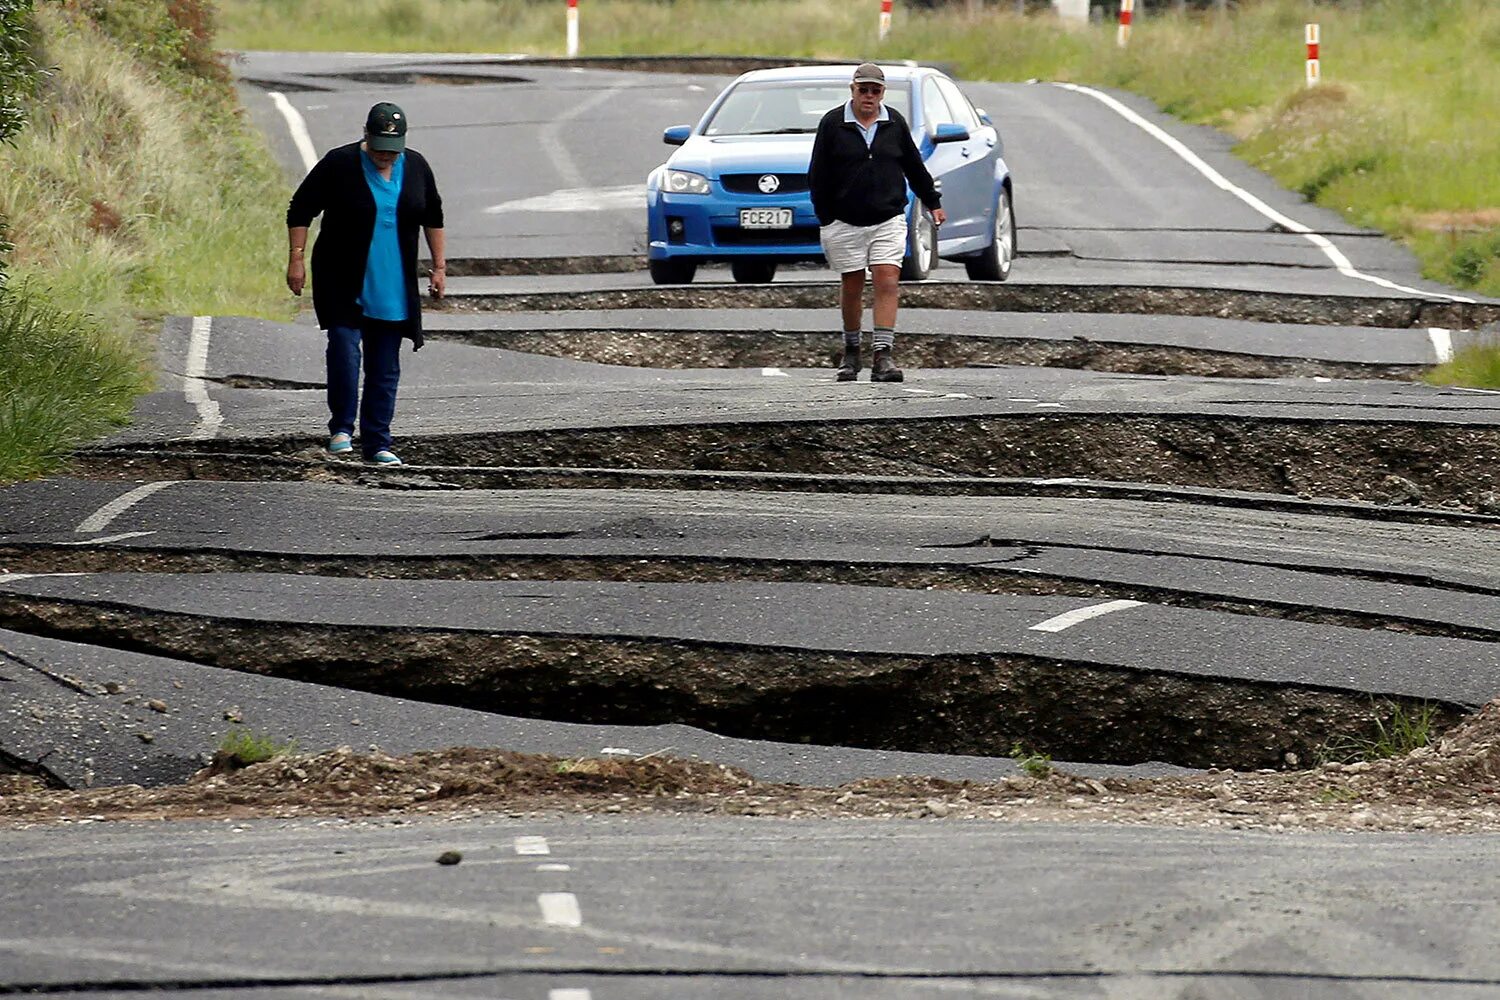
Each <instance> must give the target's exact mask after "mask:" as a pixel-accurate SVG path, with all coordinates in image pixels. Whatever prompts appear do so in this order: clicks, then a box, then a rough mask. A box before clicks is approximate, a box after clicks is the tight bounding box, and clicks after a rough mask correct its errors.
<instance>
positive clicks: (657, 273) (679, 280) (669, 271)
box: [646, 257, 698, 285]
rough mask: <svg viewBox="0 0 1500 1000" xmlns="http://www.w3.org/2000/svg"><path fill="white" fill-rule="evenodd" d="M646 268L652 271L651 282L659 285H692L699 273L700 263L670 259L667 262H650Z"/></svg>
mask: <svg viewBox="0 0 1500 1000" xmlns="http://www.w3.org/2000/svg"><path fill="white" fill-rule="evenodd" d="M646 267H647V268H648V269H649V270H650V271H651V280H652V281H654V282H656V283H657V284H658V285H687V284H691V283H692V280H693V275H695V274H697V273H698V262H697V261H694V260H681V259H678V258H672V257H668V258H667V259H666V260H649V261H647V262H646Z"/></svg>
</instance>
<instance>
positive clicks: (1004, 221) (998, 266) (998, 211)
mask: <svg viewBox="0 0 1500 1000" xmlns="http://www.w3.org/2000/svg"><path fill="white" fill-rule="evenodd" d="M1015 260H1016V213H1015V212H1014V211H1013V210H1012V209H1011V204H1010V190H1009V189H1008V188H1003V187H1002V188H1001V189H1000V197H999V198H998V199H997V200H996V202H995V240H994V242H993V243H991V244H990V245H989V246H988V247H985V249H984V252H983V253H981V254H980V255H979V256H978V257H972V258H970V259H968V260H966V261H964V267H965V269H967V270H968V272H969V277H970V279H972V280H974V281H1004V280H1005V279H1006V278H1009V277H1010V268H1011V265H1012V264H1014V263H1015Z"/></svg>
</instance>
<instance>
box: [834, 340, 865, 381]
mask: <svg viewBox="0 0 1500 1000" xmlns="http://www.w3.org/2000/svg"><path fill="white" fill-rule="evenodd" d="M859 367H860V366H859V348H857V347H846V348H844V360H843V361H841V362H839V372H838V374H837V375H836V376H834V378H835V379H837V380H838V381H840V382H853V381H854V380H855V379H857V378H859Z"/></svg>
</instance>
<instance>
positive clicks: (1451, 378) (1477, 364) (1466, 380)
mask: <svg viewBox="0 0 1500 1000" xmlns="http://www.w3.org/2000/svg"><path fill="white" fill-rule="evenodd" d="M1425 377H1426V380H1427V381H1428V382H1430V383H1431V384H1433V385H1467V386H1477V387H1483V388H1495V389H1500V343H1486V344H1476V345H1474V346H1472V347H1465V348H1464V349H1463V350H1461V351H1455V352H1454V354H1453V360H1451V361H1448V362H1445V363H1444V364H1441V365H1438V366H1437V367H1436V368H1434V369H1432V370H1431V371H1429V372H1427V374H1426V376H1425Z"/></svg>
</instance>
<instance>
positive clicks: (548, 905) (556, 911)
mask: <svg viewBox="0 0 1500 1000" xmlns="http://www.w3.org/2000/svg"><path fill="white" fill-rule="evenodd" d="M536 903H537V906H540V907H541V908H542V919H543V920H544V921H546V922H547V923H549V924H552V925H553V926H556V927H582V926H583V914H582V913H581V912H579V909H578V897H577V896H575V895H573V894H572V893H571V892H544V893H541V894H540V895H538V896H537V897H536Z"/></svg>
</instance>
